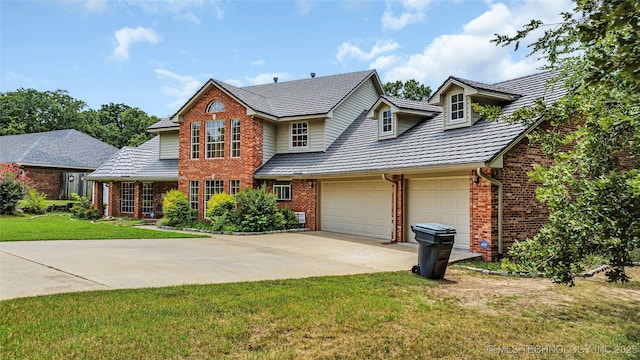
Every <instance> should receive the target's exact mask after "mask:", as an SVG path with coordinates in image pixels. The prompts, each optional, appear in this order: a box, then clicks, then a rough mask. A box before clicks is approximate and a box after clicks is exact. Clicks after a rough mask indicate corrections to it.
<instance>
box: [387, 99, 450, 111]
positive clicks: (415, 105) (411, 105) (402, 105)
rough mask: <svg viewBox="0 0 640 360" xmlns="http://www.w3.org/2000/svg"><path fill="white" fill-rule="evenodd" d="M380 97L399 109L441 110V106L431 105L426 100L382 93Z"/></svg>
mask: <svg viewBox="0 0 640 360" xmlns="http://www.w3.org/2000/svg"><path fill="white" fill-rule="evenodd" d="M381 97H382V98H383V99H385V100H386V101H388V102H390V103H391V104H393V105H395V106H396V107H397V108H398V109H401V110H419V111H428V112H442V108H441V107H440V106H435V105H431V104H429V103H428V102H426V101H415V100H407V99H400V98H397V97H393V96H389V95H383V96H381Z"/></svg>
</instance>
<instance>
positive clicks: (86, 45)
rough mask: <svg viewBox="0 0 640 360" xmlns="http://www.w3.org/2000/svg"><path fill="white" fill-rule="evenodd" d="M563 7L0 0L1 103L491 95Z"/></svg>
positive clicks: (543, 1)
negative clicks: (337, 85) (281, 86)
mask: <svg viewBox="0 0 640 360" xmlns="http://www.w3.org/2000/svg"><path fill="white" fill-rule="evenodd" d="M571 5H572V3H571V2H570V1H569V0H519V1H506V0H505V1H493V0H485V1H483V0H458V1H456V0H450V1H446V0H404V1H383V0H376V1H368V0H352V1H321V0H298V1H284V0H281V1H242V0H241V1H223V0H166V1H151V0H146V1H145V0H143V1H133V0H130V1H127V0H114V1H106V0H88V1H80V0H42V1H37V0H26V1H24V0H20V1H15V0H0V91H2V92H7V91H13V90H16V89H18V88H35V89H37V90H40V91H46V90H56V89H64V90H67V91H69V94H70V95H71V96H73V97H74V98H76V99H79V100H83V101H85V102H86V103H87V105H88V106H89V107H90V108H92V109H98V108H99V107H100V105H102V104H107V103H110V102H114V103H125V104H127V105H129V106H133V107H138V108H140V109H142V110H144V111H145V112H147V113H148V114H149V115H156V116H159V117H166V116H168V115H171V114H173V113H175V112H176V111H177V110H178V109H179V108H180V106H181V105H182V104H184V102H185V101H186V100H187V99H188V98H189V97H191V95H193V94H194V93H195V91H197V90H198V89H199V88H200V87H201V86H202V84H204V83H205V82H206V81H207V80H208V79H209V78H215V79H218V80H222V81H225V82H228V83H230V84H233V85H236V86H246V85H253V84H260V83H267V82H272V81H273V80H272V79H273V77H275V76H277V77H278V78H279V81H286V80H295V79H301V78H306V77H309V74H310V73H311V72H315V73H316V74H317V76H324V75H332V74H338V73H345V72H352V71H359V70H366V69H376V70H377V71H378V73H379V75H380V77H381V79H382V81H383V82H387V81H395V80H408V79H416V80H418V81H420V82H421V83H423V84H426V85H429V86H431V88H432V89H433V90H435V89H437V87H438V86H439V85H440V84H441V83H442V81H443V80H445V79H446V78H447V77H448V76H450V75H454V76H460V77H464V78H468V79H472V80H476V81H482V82H487V83H495V82H498V81H501V80H505V79H510V78H514V77H518V76H523V75H528V74H531V73H534V72H536V71H537V70H536V69H537V68H539V67H540V66H541V65H542V64H541V63H540V61H539V60H538V59H537V58H536V57H535V56H534V57H526V56H525V55H526V54H527V52H526V51H518V52H516V53H514V52H513V48H502V47H496V46H495V45H494V44H492V43H490V42H489V40H491V39H492V38H494V34H495V33H500V34H514V33H515V31H516V30H517V29H520V28H521V27H522V25H524V24H525V23H528V22H529V20H531V19H533V18H536V19H541V20H543V21H545V22H546V23H554V22H558V21H559V20H560V16H559V14H560V13H561V12H562V11H568V10H570V9H571V8H572V6H571Z"/></svg>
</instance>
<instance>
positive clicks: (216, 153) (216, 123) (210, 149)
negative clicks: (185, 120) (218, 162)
mask: <svg viewBox="0 0 640 360" xmlns="http://www.w3.org/2000/svg"><path fill="white" fill-rule="evenodd" d="M206 140H207V141H206V147H207V149H206V150H207V154H206V158H207V159H213V158H223V157H224V120H212V121H207V139H206Z"/></svg>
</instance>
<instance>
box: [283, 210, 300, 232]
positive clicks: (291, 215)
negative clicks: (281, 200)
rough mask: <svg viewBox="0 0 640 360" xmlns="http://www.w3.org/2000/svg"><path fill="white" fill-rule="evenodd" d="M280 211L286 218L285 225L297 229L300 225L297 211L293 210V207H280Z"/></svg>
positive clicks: (287, 227)
mask: <svg viewBox="0 0 640 360" xmlns="http://www.w3.org/2000/svg"><path fill="white" fill-rule="evenodd" d="M280 213H282V217H283V219H284V227H285V228H286V229H295V228H299V227H300V223H299V222H298V218H296V213H295V212H294V211H293V210H291V208H289V207H285V208H282V209H280Z"/></svg>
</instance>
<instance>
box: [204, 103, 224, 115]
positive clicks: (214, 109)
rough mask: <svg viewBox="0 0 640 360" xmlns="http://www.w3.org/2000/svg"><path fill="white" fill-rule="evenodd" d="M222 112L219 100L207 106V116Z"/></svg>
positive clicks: (222, 108) (222, 106) (222, 107)
mask: <svg viewBox="0 0 640 360" xmlns="http://www.w3.org/2000/svg"><path fill="white" fill-rule="evenodd" d="M223 111H224V104H223V103H222V101H220V100H213V101H212V102H210V103H209V105H207V110H206V112H207V114H209V113H218V112H223Z"/></svg>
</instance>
